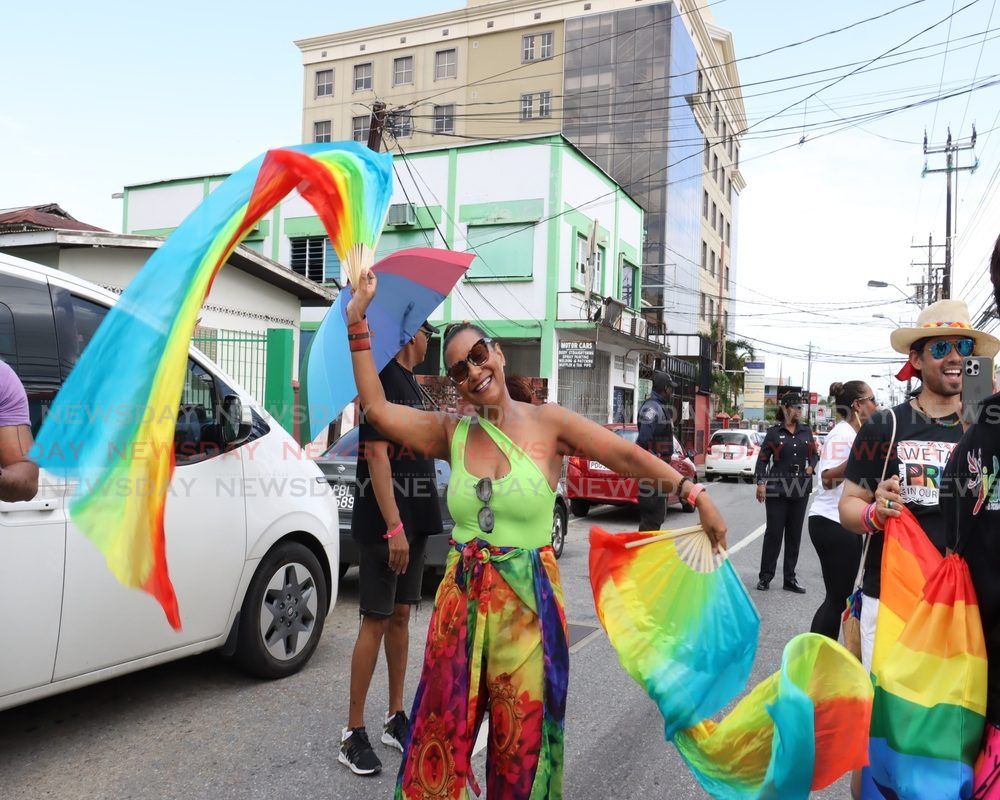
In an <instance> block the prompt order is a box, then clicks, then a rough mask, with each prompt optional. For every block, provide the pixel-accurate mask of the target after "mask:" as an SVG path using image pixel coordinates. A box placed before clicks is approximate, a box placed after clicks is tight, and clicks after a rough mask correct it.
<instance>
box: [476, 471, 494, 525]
mask: <svg viewBox="0 0 1000 800" xmlns="http://www.w3.org/2000/svg"><path fill="white" fill-rule="evenodd" d="M476 498H477V499H478V500H479V502H480V503H482V504H483V507H482V508H481V509H479V514H477V515H476V522H478V523H479V530H481V531H482V532H483V533H493V526H494V524H496V520H495V519H494V517H493V509H492V508H490V500H492V499H493V481H492V480H491V479H490V478H480V479H479V480H478V481H477V482H476Z"/></svg>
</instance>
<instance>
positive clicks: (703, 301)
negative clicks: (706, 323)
mask: <svg viewBox="0 0 1000 800" xmlns="http://www.w3.org/2000/svg"><path fill="white" fill-rule="evenodd" d="M700 313H701V318H702V319H705V293H704V292H702V293H701V312H700Z"/></svg>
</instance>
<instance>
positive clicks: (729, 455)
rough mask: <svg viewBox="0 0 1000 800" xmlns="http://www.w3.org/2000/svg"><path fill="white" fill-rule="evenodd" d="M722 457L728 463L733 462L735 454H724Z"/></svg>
mask: <svg viewBox="0 0 1000 800" xmlns="http://www.w3.org/2000/svg"><path fill="white" fill-rule="evenodd" d="M722 457H723V458H724V459H726V460H727V461H732V460H733V454H732V453H723V454H722Z"/></svg>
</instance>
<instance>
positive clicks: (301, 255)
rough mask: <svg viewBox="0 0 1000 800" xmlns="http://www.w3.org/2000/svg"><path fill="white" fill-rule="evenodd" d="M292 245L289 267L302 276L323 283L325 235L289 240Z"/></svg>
mask: <svg viewBox="0 0 1000 800" xmlns="http://www.w3.org/2000/svg"><path fill="white" fill-rule="evenodd" d="M289 241H290V242H291V245H292V258H291V267H292V272H297V273H298V274H299V275H301V276H302V277H303V278H308V279H309V280H311V281H316V283H323V281H324V280H325V274H324V269H323V254H324V252H325V251H326V237H325V236H303V237H296V238H294V239H290V240H289Z"/></svg>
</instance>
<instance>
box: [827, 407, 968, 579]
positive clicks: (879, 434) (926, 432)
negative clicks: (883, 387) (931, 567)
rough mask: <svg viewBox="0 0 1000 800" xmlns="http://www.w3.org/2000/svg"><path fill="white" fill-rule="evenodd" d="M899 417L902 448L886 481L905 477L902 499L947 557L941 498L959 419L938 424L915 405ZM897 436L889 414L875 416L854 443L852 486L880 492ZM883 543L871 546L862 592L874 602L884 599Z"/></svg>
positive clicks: (848, 471) (849, 468)
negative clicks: (879, 598)
mask: <svg viewBox="0 0 1000 800" xmlns="http://www.w3.org/2000/svg"><path fill="white" fill-rule="evenodd" d="M893 411H894V412H895V414H896V438H895V443H896V444H895V447H894V448H893V453H892V456H891V458H890V461H889V466H888V467H887V468H886V471H885V477H886V479H887V480H888V479H889V478H890V477H892V476H893V475H898V476H899V486H900V494H902V496H903V501H904V502H905V503H906V507H907V508H908V509H910V511H912V512H913V516H915V517H916V518H917V520H918V521H919V522H920V525H921V527H923V529H924V530H925V531H926V532H927V536H928V537H929V538H930V540H931V541H932V542H933V543H934V546H935V547H937V549H938V550H939V551H941V553H944V548H945V534H944V522H943V520H942V518H941V510H940V508H939V507H938V497H939V495H940V489H941V480H942V478H943V475H944V468H945V465H946V464H947V463H948V456H950V455H951V451H952V450H953V449H954V448H955V445H956V443H957V442H958V440H959V439H961V438H962V426H961V425H960V424H959V419H958V416H957V415H954V416H951V417H945V418H944V419H943V420H939V421H935V420H932V419H930V418H929V417H926V416H925V415H923V414H921V413H920V412H919V411H917V410H916V409H915V408H913V406H911V405H910V403H903V404H902V405H898V406H896V407H895V408H894V409H893ZM891 436H892V419H891V416H890V414H889V411H888V410H883V411H879V412H878V413H876V414H874V415H872V417H871V419H869V420H868V422H866V423H865V424H864V425H863V426H862V428H861V430H860V431H859V432H858V435H857V438H856V439H855V440H854V446H853V447H852V448H851V455H850V457H849V458H848V460H847V469H846V471H845V473H844V476H845V477H846V478H847V480H849V481H853V482H854V483H856V484H858V485H859V486H862V487H863V488H865V489H867V490H868V491H870V492H874V491H875V489H876V488H878V484H879V481H880V480H881V478H882V466H883V464H884V463H885V457H886V451H887V450H888V447H889V438H890V437H891ZM882 542H883V540H882V535H881V534H876V535H875V536H874V537H873V538H872V541H871V544H870V545H869V546H868V558H867V560H866V561H865V577H864V581H863V583H862V590H863V591H864V593H865V594H866V595H868V596H869V597H878V596H879V595H880V593H881V583H882V576H881V572H882Z"/></svg>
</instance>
